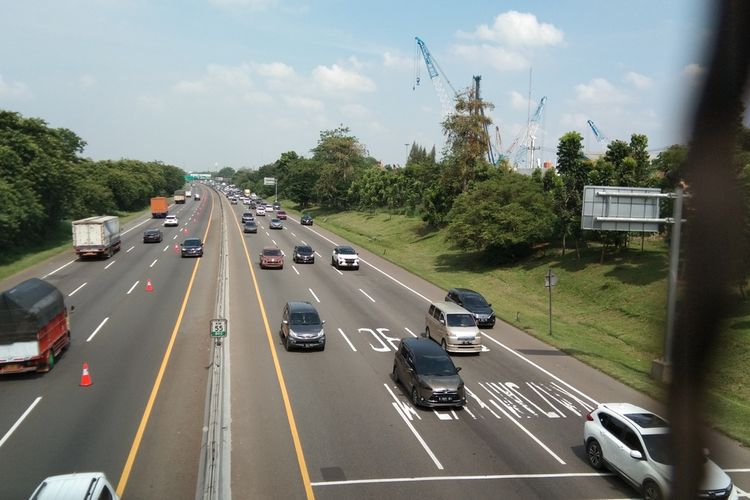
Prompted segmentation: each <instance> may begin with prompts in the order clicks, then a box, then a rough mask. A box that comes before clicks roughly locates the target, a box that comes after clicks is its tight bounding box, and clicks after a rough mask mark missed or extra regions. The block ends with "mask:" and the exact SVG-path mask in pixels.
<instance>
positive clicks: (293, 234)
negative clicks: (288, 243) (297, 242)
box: [289, 230, 297, 238]
mask: <svg viewBox="0 0 750 500" xmlns="http://www.w3.org/2000/svg"><path fill="white" fill-rule="evenodd" d="M289 232H290V233H292V231H291V230H290V231H289ZM292 236H294V237H295V238H296V237H297V235H296V234H294V233H292Z"/></svg>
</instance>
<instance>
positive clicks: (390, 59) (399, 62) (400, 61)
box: [383, 52, 413, 69]
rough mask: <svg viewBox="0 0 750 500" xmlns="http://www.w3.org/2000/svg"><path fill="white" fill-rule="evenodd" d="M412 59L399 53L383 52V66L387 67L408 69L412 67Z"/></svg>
mask: <svg viewBox="0 0 750 500" xmlns="http://www.w3.org/2000/svg"><path fill="white" fill-rule="evenodd" d="M412 64H413V63H412V60H411V59H409V58H408V57H404V56H402V55H399V54H391V53H390V52H386V53H384V54H383V66H385V67H386V68H396V69H408V68H411V67H412Z"/></svg>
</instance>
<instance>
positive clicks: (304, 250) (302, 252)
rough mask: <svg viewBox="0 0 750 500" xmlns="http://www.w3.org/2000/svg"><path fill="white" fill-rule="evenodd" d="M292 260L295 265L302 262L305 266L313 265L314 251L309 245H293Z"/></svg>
mask: <svg viewBox="0 0 750 500" xmlns="http://www.w3.org/2000/svg"><path fill="white" fill-rule="evenodd" d="M292 260H293V261H294V262H297V263H299V262H302V263H305V264H307V263H310V264H314V263H315V250H313V249H312V247H311V246H310V245H295V246H294V253H293V254H292Z"/></svg>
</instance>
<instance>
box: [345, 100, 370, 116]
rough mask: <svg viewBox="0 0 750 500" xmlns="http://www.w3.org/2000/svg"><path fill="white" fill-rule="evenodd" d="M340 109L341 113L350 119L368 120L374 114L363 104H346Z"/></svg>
mask: <svg viewBox="0 0 750 500" xmlns="http://www.w3.org/2000/svg"><path fill="white" fill-rule="evenodd" d="M340 109H341V113H342V114H343V115H345V116H347V117H349V118H358V119H366V118H369V117H370V116H371V115H372V112H371V111H370V110H369V109H368V108H367V107H366V106H363V105H362V104H356V103H351V104H345V105H343V106H341V108H340Z"/></svg>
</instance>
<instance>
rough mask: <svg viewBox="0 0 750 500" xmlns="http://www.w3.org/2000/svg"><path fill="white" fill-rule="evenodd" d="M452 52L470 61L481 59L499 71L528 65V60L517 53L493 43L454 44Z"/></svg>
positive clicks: (515, 69) (520, 68) (517, 68)
mask: <svg viewBox="0 0 750 500" xmlns="http://www.w3.org/2000/svg"><path fill="white" fill-rule="evenodd" d="M452 52H453V53H454V54H455V55H457V56H459V57H465V58H466V59H468V60H470V61H481V62H484V63H487V64H490V65H492V66H494V67H495V68H496V69H498V70H500V71H519V70H522V69H526V68H528V67H529V61H528V60H527V59H526V58H525V57H524V56H522V55H521V54H519V53H518V52H513V51H511V50H508V49H504V48H502V47H496V46H493V45H455V46H454V47H453V48H452Z"/></svg>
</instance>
